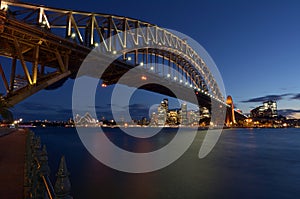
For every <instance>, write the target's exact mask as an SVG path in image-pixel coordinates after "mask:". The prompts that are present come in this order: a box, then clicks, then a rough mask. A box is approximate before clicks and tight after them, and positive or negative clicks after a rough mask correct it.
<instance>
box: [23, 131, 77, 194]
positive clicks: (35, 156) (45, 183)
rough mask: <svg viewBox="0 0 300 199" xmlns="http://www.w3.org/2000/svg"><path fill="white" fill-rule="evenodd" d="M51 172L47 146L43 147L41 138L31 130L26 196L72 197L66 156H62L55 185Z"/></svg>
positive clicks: (26, 170) (27, 142)
mask: <svg viewBox="0 0 300 199" xmlns="http://www.w3.org/2000/svg"><path fill="white" fill-rule="evenodd" d="M49 174H50V168H49V166H48V156H47V150H46V146H45V145H44V146H43V148H41V140H40V138H39V137H36V136H35V135H34V133H33V132H31V131H29V132H28V136H27V139H26V156H25V169H24V198H26V199H27V198H28V199H29V198H46V199H59V198H69V199H71V198H72V197H71V196H70V195H69V194H70V190H71V184H70V181H69V178H68V176H69V173H68V171H67V167H66V163H65V159H64V157H62V158H61V162H60V166H59V169H58V172H57V181H56V183H55V187H53V185H52V183H51V181H50V178H49Z"/></svg>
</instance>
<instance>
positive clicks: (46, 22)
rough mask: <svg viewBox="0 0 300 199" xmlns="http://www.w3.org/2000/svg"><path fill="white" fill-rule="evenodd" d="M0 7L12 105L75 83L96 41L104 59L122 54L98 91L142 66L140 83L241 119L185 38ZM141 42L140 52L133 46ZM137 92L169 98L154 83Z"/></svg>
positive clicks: (1, 48)
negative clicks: (181, 93)
mask: <svg viewBox="0 0 300 199" xmlns="http://www.w3.org/2000/svg"><path fill="white" fill-rule="evenodd" d="M0 2H1V10H0V56H1V57H6V58H10V62H5V63H4V62H3V63H1V61H0V73H1V78H2V80H3V84H4V87H5V90H6V93H5V94H4V98H5V100H7V102H8V103H9V104H10V105H15V104H17V103H19V102H21V101H22V100H24V99H25V98H27V97H29V96H31V95H32V94H34V93H36V92H38V91H40V90H42V89H55V88H58V87H59V86H61V85H62V84H63V83H64V82H65V81H66V80H67V79H68V78H75V77H76V74H77V72H78V70H79V68H80V66H81V64H82V62H83V61H84V59H85V58H86V57H87V55H88V54H89V53H90V52H91V51H92V50H93V49H94V48H97V47H99V46H100V44H101V51H102V52H103V53H104V54H112V55H113V54H119V55H121V56H119V57H118V59H116V60H115V61H114V62H113V63H111V64H110V66H109V68H107V70H105V72H104V73H103V74H102V76H101V77H98V78H99V79H102V81H103V86H106V85H111V84H115V83H116V82H118V80H119V79H120V78H121V77H122V76H123V75H124V74H125V73H127V72H128V71H129V70H131V69H133V68H135V67H137V66H140V67H141V66H142V67H141V68H142V70H141V75H142V74H146V75H145V76H141V77H142V78H144V79H142V80H147V79H146V77H148V78H151V77H153V78H154V79H155V78H157V79H160V80H162V79H163V81H166V82H169V84H173V85H177V86H178V88H180V89H181V90H185V89H193V91H194V93H195V95H196V96H197V99H198V101H199V104H200V105H201V106H206V107H209V106H211V104H212V103H216V104H218V105H219V106H220V107H222V106H225V107H226V109H227V118H226V122H227V123H232V122H235V119H237V120H238V119H241V118H244V116H243V115H242V114H240V113H238V112H236V111H234V110H233V102H232V99H231V97H230V98H228V99H227V101H226V97H225V96H223V94H222V92H221V90H220V88H219V86H218V84H217V81H216V80H215V78H214V76H213V74H212V73H211V70H210V68H209V67H210V66H208V65H207V64H206V63H205V61H204V60H203V59H202V58H201V55H199V54H198V53H197V52H196V51H195V50H194V49H193V48H192V47H191V46H190V45H189V44H188V42H187V41H186V40H185V39H184V38H180V37H179V36H177V35H175V34H173V33H172V32H170V31H168V30H166V29H163V28H160V27H158V26H156V25H154V24H151V23H147V22H143V21H140V20H137V19H132V18H128V17H122V16H116V15H109V14H99V13H89V12H81V11H72V10H64V9H58V8H51V7H47V6H41V5H34V4H28V3H21V2H15V1H9V0H0ZM124 32H126V33H124ZM120 33H124V34H120ZM113 36H115V37H113ZM141 43H143V46H144V47H143V48H135V49H134V50H133V49H132V48H131V46H140V44H141ZM153 45H156V46H159V47H160V48H153ZM161 64H162V65H168V66H169V67H167V68H165V67H164V66H161ZM170 69H172V71H171V70H170ZM7 71H8V72H7ZM173 71H176V72H173ZM153 74H154V75H153ZM161 77H163V78H161ZM143 89H145V90H149V91H153V92H157V93H161V94H164V95H168V96H171V97H174V94H173V93H172V92H170V90H169V89H167V88H165V87H162V86H159V84H148V85H146V86H144V87H143ZM183 100H185V99H183ZM226 102H227V103H226Z"/></svg>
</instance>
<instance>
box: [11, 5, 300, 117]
mask: <svg viewBox="0 0 300 199" xmlns="http://www.w3.org/2000/svg"><path fill="white" fill-rule="evenodd" d="M25 2H31V3H36V4H41V5H46V6H51V7H58V8H63V9H71V10H82V11H89V12H98V13H108V14H115V15H120V16H127V17H131V18H136V19H139V20H141V21H147V22H150V23H153V24H157V25H159V26H161V27H165V28H169V29H173V30H176V31H179V32H182V33H184V34H186V35H188V36H190V37H191V38H193V39H194V40H196V41H197V42H199V43H200V44H201V45H202V46H203V47H204V48H205V49H206V50H207V52H208V53H209V54H210V56H211V57H212V58H213V60H214V61H215V63H216V65H217V67H218V69H219V71H220V73H221V75H222V77H223V81H224V84H225V89H226V94H227V95H231V96H232V97H233V100H234V103H235V105H236V106H237V107H238V108H240V109H241V110H242V111H243V112H244V113H249V112H250V110H251V109H252V108H254V107H256V106H259V105H261V104H262V102H263V101H265V100H277V103H278V109H280V110H281V112H280V113H282V114H283V113H284V114H285V115H291V114H292V115H293V116H295V117H298V118H300V106H299V102H300V101H299V100H300V87H299V85H300V78H299V75H300V1H298V0H288V1H283V0H282V1H279V0H249V1H247V0H226V1H224V0H207V1H202V0H197V1H196V0H195V1H179V0H174V1H162V0H160V1H156V0H152V1H141V0H126V1H124V0H118V1H116V0H109V1H101V0H84V1H82V0H73V1H62V0H51V1H49V0H26V1H25ZM73 82H74V81H73V80H69V81H67V82H66V83H65V84H64V86H63V87H61V88H59V89H57V90H51V91H41V92H39V93H37V94H35V95H33V96H31V97H29V98H28V99H26V100H25V101H23V102H21V103H20V104H18V105H16V106H15V107H14V108H13V112H14V113H15V115H16V117H23V118H24V119H26V120H30V119H67V118H69V117H71V103H72V102H71V98H72V86H73ZM99 92H102V91H101V90H100V91H99ZM105 92H106V91H103V93H105ZM145 95H150V94H149V93H146V94H145ZM142 97H143V96H142ZM153 97H156V98H157V99H158V101H157V102H156V103H159V99H160V96H158V95H155V94H153ZM146 99H148V98H147V97H145V96H144V102H145V103H146V104H148V106H151V103H153V102H152V101H151V102H148V101H147V100H146ZM142 100H143V99H142ZM142 100H141V101H142ZM105 103H106V102H105V101H104V105H105ZM136 106H137V108H141V109H143V107H140V106H139V103H137V104H136ZM146 107H147V106H146Z"/></svg>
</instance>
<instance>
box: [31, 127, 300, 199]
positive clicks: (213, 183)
mask: <svg viewBox="0 0 300 199" xmlns="http://www.w3.org/2000/svg"><path fill="white" fill-rule="evenodd" d="M142 129H143V128H141V130H142ZM33 131H34V132H35V133H36V135H39V136H40V137H41V140H42V144H46V146H47V150H48V157H49V165H50V168H51V169H52V170H51V179H52V181H53V182H54V179H55V172H56V171H57V167H58V163H59V159H60V156H61V155H65V158H66V161H67V166H68V169H69V172H70V173H71V176H70V180H71V184H72V194H71V195H72V196H73V197H74V198H75V199H78V198H79V199H86V198H88V199H89V198H92V199H93V198H105V199H108V198H113V199H120V198H122V199H141V198H143V199H148V198H149V199H160V198H162V199H165V198H171V199H181V198H183V199H201V198H203V199H207V198H208V199H210V198H212V199H214V198H216V199H220V198H223V199H224V198H226V199H227V198H228V199H229V198H230V199H241V198H243V199H253V198H256V199H261V198H263V199H267V198H272V199H277V198H278V199H285V198H290V199H295V198H299V196H300V129H226V130H223V133H222V135H221V137H220V139H219V141H218V143H217V145H216V146H215V148H214V149H213V151H212V152H211V153H210V154H209V155H208V156H207V157H206V158H204V159H199V158H198V152H199V149H200V146H201V143H202V141H203V138H204V135H205V133H206V131H199V132H198V134H197V136H196V138H195V141H194V142H193V144H192V145H191V147H190V148H189V149H188V150H187V151H186V153H185V154H184V155H183V156H182V157H181V158H179V159H178V160H177V161H175V162H174V163H173V164H171V165H169V166H168V167H166V168H164V169H161V170H159V171H155V172H151V173H144V174H129V173H124V172H120V171H116V170H113V169H111V168H109V167H107V166H105V165H103V164H101V163H100V162H98V161H97V160H96V159H95V158H94V157H93V156H92V155H90V154H89V152H88V151H87V150H86V149H85V148H84V146H83V144H82V143H81V140H80V138H79V136H78V135H77V132H76V129H75V128H34V129H33ZM104 131H105V132H106V134H107V136H108V137H110V139H111V140H113V141H114V142H116V143H117V144H119V145H121V146H124V147H125V146H129V148H130V146H131V144H132V143H133V142H134V141H135V140H130V139H128V137H126V136H125V135H123V134H122V133H121V132H120V130H119V129H118V128H107V129H105V130H104ZM175 133H176V129H166V130H164V132H163V133H160V135H159V136H156V138H153V139H149V140H144V141H143V142H144V143H142V145H143V146H145V145H147V146H148V148H153V149H155V148H159V147H162V145H164V144H166V143H168V142H169V141H170V140H171V139H172V138H173V136H174V135H175Z"/></svg>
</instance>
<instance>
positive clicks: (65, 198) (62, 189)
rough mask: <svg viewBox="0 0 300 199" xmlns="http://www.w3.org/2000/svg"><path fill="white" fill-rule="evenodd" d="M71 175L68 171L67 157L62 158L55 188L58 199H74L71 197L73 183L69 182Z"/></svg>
mask: <svg viewBox="0 0 300 199" xmlns="http://www.w3.org/2000/svg"><path fill="white" fill-rule="evenodd" d="M69 175H70V174H69V172H68V169H67V165H66V161H65V157H64V156H62V157H61V159H60V164H59V168H58V172H57V174H56V176H57V179H56V183H55V186H54V191H55V195H56V199H73V197H72V196H70V192H71V183H70V180H69Z"/></svg>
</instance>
